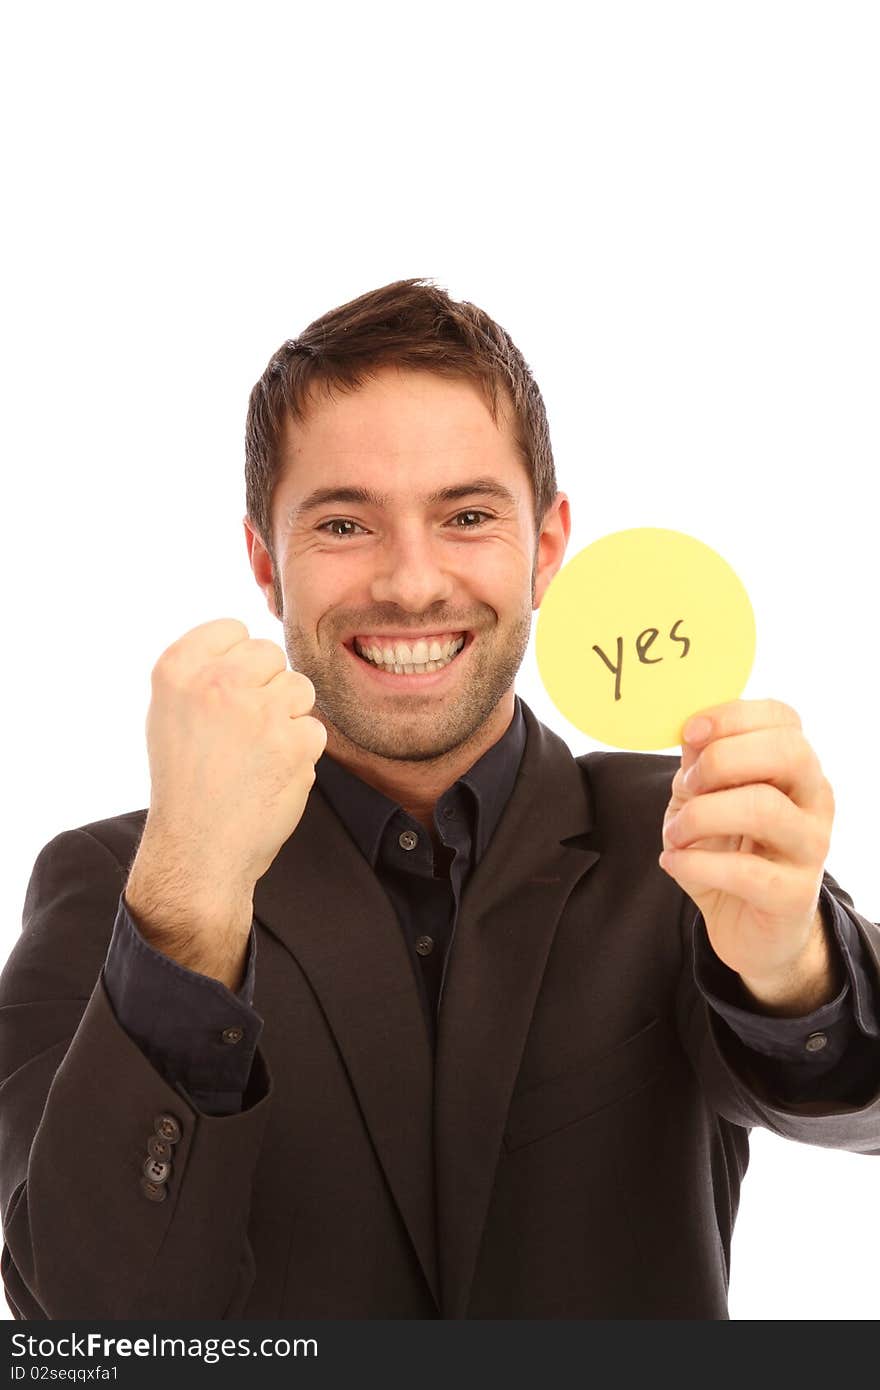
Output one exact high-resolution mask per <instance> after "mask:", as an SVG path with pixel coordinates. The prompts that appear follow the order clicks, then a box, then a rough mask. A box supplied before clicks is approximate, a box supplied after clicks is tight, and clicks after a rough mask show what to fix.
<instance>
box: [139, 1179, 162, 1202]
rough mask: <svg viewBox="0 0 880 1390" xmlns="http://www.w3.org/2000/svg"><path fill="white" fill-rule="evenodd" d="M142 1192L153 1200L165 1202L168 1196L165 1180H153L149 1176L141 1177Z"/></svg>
mask: <svg viewBox="0 0 880 1390" xmlns="http://www.w3.org/2000/svg"><path fill="white" fill-rule="evenodd" d="M141 1192H143V1194H144V1196H145V1197H147V1198H148V1199H149V1200H150V1201H151V1202H164V1201H165V1198H166V1197H167V1196H168V1188H167V1187H166V1186H165V1184H164V1183H163V1182H151V1181H150V1179H149V1178H141Z"/></svg>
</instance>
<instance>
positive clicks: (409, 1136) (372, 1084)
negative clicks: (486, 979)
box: [254, 787, 439, 1305]
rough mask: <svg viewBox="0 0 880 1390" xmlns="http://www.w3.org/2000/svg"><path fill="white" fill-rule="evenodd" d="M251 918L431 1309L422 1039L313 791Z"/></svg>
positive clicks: (428, 1133) (428, 1097)
mask: <svg viewBox="0 0 880 1390" xmlns="http://www.w3.org/2000/svg"><path fill="white" fill-rule="evenodd" d="M254 913H255V915H256V917H257V918H258V919H259V920H260V921H261V922H262V923H263V924H264V925H265V926H266V927H267V928H268V929H269V930H270V931H271V932H272V933H273V934H274V935H275V936H277V937H278V938H279V940H281V941H282V942H283V944H284V945H285V946H286V947H287V949H288V950H289V951H290V952H291V954H292V955H293V956H294V957H295V959H296V960H297V962H298V963H299V965H300V967H301V968H302V970H303V971H304V972H305V974H306V976H307V977H308V979H309V982H310V984H311V986H312V988H313V989H314V991H315V994H316V995H317V997H318V999H319V1001H320V1003H321V1007H322V1008H323V1010H324V1013H325V1015H326V1017H327V1021H328V1023H329V1026H330V1028H331V1029H332V1031H333V1034H334V1037H335V1039H336V1042H337V1044H338V1046H339V1050H340V1052H341V1054H342V1057H343V1060H344V1063H345V1066H346V1068H347V1070H348V1075H349V1079H350V1080H351V1084H352V1086H353V1088H354V1090H355V1093H356V1095H357V1098H358V1102H359V1104H360V1106H361V1109H362V1111H363V1114H364V1118H365V1120H366V1124H367V1127H368V1129H369V1132H370V1136H371V1138H372V1141H373V1144H374V1145H375V1148H376V1152H377V1154H378V1157H379V1161H380V1163H381V1164H382V1168H383V1170H384V1173H385V1176H386V1178H387V1181H388V1184H389V1187H390V1189H391V1192H392V1194H393V1196H394V1199H395V1201H396V1203H397V1206H398V1209H399V1211H400V1214H401V1216H402V1218H403V1220H404V1222H405V1224H406V1228H407V1230H408V1231H409V1234H410V1238H411V1239H412V1242H413V1245H414V1247H415V1250H416V1253H417V1255H418V1258H419V1261H420V1263H421V1266H422V1270H423V1271H424V1274H425V1278H426V1279H427V1281H428V1285H429V1287H430V1289H431V1292H432V1293H433V1295H434V1298H435V1301H436V1302H437V1303H438V1305H439V1286H438V1270H437V1255H436V1235H435V1224H434V1185H433V1150H432V1113H431V1107H432V1092H433V1057H432V1050H431V1041H430V1038H429V1036H428V1031H427V1026H426V1023H425V1018H424V1014H423V1012H422V1006H421V1003H420V999H419V992H418V988H417V986H416V982H415V980H414V979H413V971H412V965H411V964H410V960H409V956H408V954H407V950H406V945H405V942H404V939H403V933H402V931H401V929H400V925H399V923H398V920H397V916H396V913H395V911H394V908H393V907H392V905H391V903H390V901H389V899H388V897H387V895H386V893H385V891H384V889H383V888H382V886H381V884H380V882H379V880H378V878H377V877H376V876H375V874H374V873H373V871H372V869H371V868H370V866H369V864H368V863H367V862H366V860H365V859H364V857H363V855H362V854H361V853H360V851H359V850H358V848H357V847H356V845H355V844H354V843H353V841H352V840H351V838H350V837H349V835H348V833H347V831H346V830H345V829H344V827H343V826H342V824H341V823H340V821H339V819H338V817H337V816H336V814H335V813H334V812H333V811H332V809H331V808H330V806H329V805H328V803H327V802H326V800H325V799H324V797H323V796H322V795H321V793H320V791H319V790H318V788H317V787H315V788H313V790H312V792H311V793H310V795H309V799H308V802H307V803H306V809H305V812H304V814H303V817H302V820H301V821H300V823H299V825H298V826H297V828H296V830H295V831H294V833H293V835H291V836H290V838H289V839H288V840H287V841H286V842H285V844H284V845H283V846H282V848H281V850H280V851H279V853H278V855H277V856H276V858H275V860H274V862H273V863H272V865H271V867H270V868H269V870H268V871H267V872H266V873H265V874H264V875H263V877H262V878H261V879H260V880H259V882H258V883H257V886H256V890H255V893H254ZM258 968H259V967H258ZM292 1065H293V1062H292Z"/></svg>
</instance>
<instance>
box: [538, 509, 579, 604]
mask: <svg viewBox="0 0 880 1390" xmlns="http://www.w3.org/2000/svg"><path fill="white" fill-rule="evenodd" d="M570 535H571V508H570V507H569V503H568V498H567V496H566V495H565V493H564V492H557V494H556V497H555V498H554V500H553V502H552V503H551V505H550V506H549V507H548V508H547V512H546V515H545V517H544V521H543V524H542V526H541V534H540V535H539V537H538V545H537V551H538V558H537V564H536V566H535V597H534V601H533V603H532V609H533V610H534V609H536V608H540V607H541V600H542V599H543V597H544V595H545V593H546V592H547V587H548V585H549V583H550V580H551V579H552V578H553V576H554V575H555V574H556V573H557V571H558V570H559V569H560V568H561V566H562V561H563V559H564V558H565V548H566V546H567V545H568V538H569V536H570Z"/></svg>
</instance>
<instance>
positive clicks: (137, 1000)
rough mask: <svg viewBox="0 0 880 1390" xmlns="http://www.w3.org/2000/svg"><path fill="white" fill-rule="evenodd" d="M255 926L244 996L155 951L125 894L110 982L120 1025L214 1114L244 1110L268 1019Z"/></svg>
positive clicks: (110, 956)
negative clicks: (258, 998) (259, 984)
mask: <svg viewBox="0 0 880 1390" xmlns="http://www.w3.org/2000/svg"><path fill="white" fill-rule="evenodd" d="M256 956H257V940H256V932H255V930H254V925H253V922H252V923H251V931H250V939H249V943H248V955H247V966H246V969H245V975H244V979H243V981H242V984H241V987H240V988H239V990H238V992H237V993H235V994H233V992H232V990H230V989H228V988H227V986H226V985H224V984H223V983H222V982H221V981H220V980H216V979H214V978H213V976H210V975H202V974H200V973H199V972H198V971H195V970H190V969H188V967H187V966H185V965H180V964H179V963H178V962H177V961H175V960H172V958H171V957H170V956H167V955H165V954H164V953H163V952H161V951H157V950H155V949H154V948H153V947H152V946H151V945H150V944H149V943H148V942H147V941H146V940H145V938H144V937H143V936H142V934H141V932H140V931H139V930H138V928H137V926H136V924H135V922H134V920H133V919H132V917H131V914H130V913H129V911H128V905H127V903H126V901H125V895H124V893H121V894H120V897H119V907H118V910H117V913H116V921H115V923H114V926H113V935H112V937H111V939H110V946H109V948H108V951H107V957H106V960H105V962H104V968H103V980H104V986H105V988H106V990H107V995H108V997H109V999H110V1003H111V1004H112V1006H113V1010H114V1012H115V1014H116V1018H117V1021H118V1022H119V1024H120V1025H121V1027H123V1028H124V1029H125V1031H126V1032H127V1033H128V1034H129V1035H130V1036H131V1037H132V1038H133V1039H134V1041H135V1042H136V1043H137V1044H138V1046H139V1047H140V1048H141V1050H142V1051H143V1052H144V1053H145V1054H146V1056H147V1057H148V1058H149V1059H150V1061H151V1062H152V1063H153V1065H154V1066H155V1067H156V1068H157V1070H159V1071H160V1072H161V1073H162V1075H163V1076H164V1077H165V1078H166V1079H167V1080H168V1081H169V1082H170V1083H171V1084H172V1085H174V1086H176V1087H177V1089H179V1090H181V1091H182V1093H183V1094H184V1095H185V1096H186V1097H187V1098H192V1100H193V1101H194V1102H195V1103H196V1104H197V1105H198V1106H199V1108H201V1109H202V1110H204V1111H205V1113H208V1114H232V1113H234V1112H236V1111H239V1110H240V1109H241V1104H242V1096H243V1094H244V1092H245V1090H246V1088H247V1084H248V1078H249V1076H250V1072H251V1067H252V1064H253V1059H254V1053H255V1052H256V1048H257V1043H258V1042H259V1038H260V1034H261V1033H262V1031H263V1019H262V1018H261V1017H260V1015H259V1014H258V1013H257V1012H256V1010H255V1009H254V1008H253V1004H252V1001H253V997H254V981H255V970H256Z"/></svg>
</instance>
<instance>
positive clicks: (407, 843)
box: [397, 830, 419, 849]
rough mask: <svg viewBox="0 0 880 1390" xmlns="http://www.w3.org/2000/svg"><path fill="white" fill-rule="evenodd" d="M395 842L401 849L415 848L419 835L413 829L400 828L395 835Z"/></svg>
mask: <svg viewBox="0 0 880 1390" xmlns="http://www.w3.org/2000/svg"><path fill="white" fill-rule="evenodd" d="M397 843H398V844H399V845H400V848H401V849H415V847H416V845H417V844H418V843H419V837H418V835H417V834H416V832H415V831H414V830H402V831H401V832H400V834H399V835H398V837H397Z"/></svg>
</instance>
